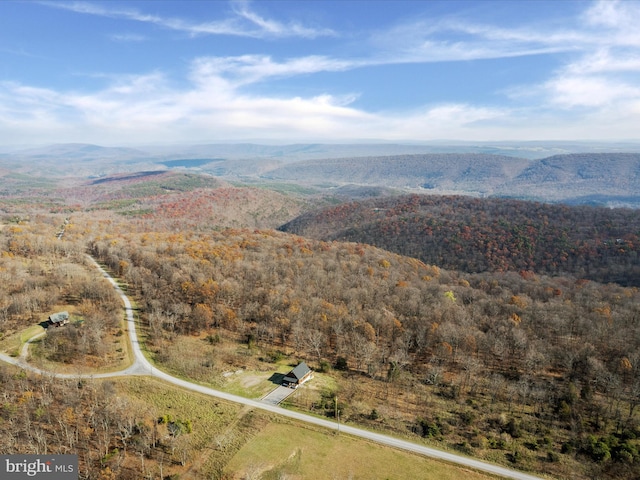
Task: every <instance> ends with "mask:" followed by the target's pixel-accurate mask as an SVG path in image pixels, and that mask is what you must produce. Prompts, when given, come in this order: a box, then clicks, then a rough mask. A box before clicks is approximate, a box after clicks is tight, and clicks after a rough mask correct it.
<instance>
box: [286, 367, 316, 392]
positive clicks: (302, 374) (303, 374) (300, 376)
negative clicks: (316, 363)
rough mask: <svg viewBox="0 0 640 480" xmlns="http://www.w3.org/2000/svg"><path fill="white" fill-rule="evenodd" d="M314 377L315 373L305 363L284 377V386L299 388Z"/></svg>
mask: <svg viewBox="0 0 640 480" xmlns="http://www.w3.org/2000/svg"><path fill="white" fill-rule="evenodd" d="M312 377H313V371H312V370H311V369H310V368H309V366H308V365H307V364H306V363H305V362H301V363H300V364H299V365H298V366H297V367H295V368H294V369H293V370H291V371H290V372H289V373H287V374H286V375H285V376H284V378H283V379H282V385H283V386H285V387H289V388H298V387H299V386H300V385H302V384H303V383H304V382H306V381H307V380H309V379H311V378H312Z"/></svg>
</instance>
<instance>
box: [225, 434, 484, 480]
mask: <svg viewBox="0 0 640 480" xmlns="http://www.w3.org/2000/svg"><path fill="white" fill-rule="evenodd" d="M225 473H226V474H227V475H228V476H229V477H230V478H233V479H244V478H260V479H263V480H271V479H274V480H275V479H278V478H288V479H305V478H313V479H316V480H323V479H326V480H333V479H336V478H350V479H370V478H380V479H398V480H404V479H408V478H411V479H425V480H427V479H438V480H449V479H451V480H454V479H459V478H465V479H468V480H480V479H489V478H496V477H493V476H490V475H487V474H481V473H478V472H474V471H470V470H468V469H464V468H461V467H456V466H452V465H449V464H446V463H443V462H438V461H435V460H432V459H428V458H425V457H421V456H417V455H413V454H411V453H407V452H402V451H399V450H395V449H391V448H388V447H384V446H381V445H376V444H373V443H369V442H366V441H364V440H359V439H355V438H352V437H349V436H345V435H336V434H335V433H333V432H326V431H320V430H315V429H310V428H307V427H306V426H303V425H300V424H295V423H294V424H289V423H271V424H269V425H268V426H267V427H266V428H264V429H263V430H262V432H260V433H259V434H258V435H256V436H255V437H254V438H252V439H251V440H250V441H248V442H247V444H246V445H245V446H244V447H243V448H242V449H240V451H239V452H238V453H237V454H236V455H235V456H234V457H233V458H232V459H231V461H230V462H229V464H228V465H227V467H226V469H225Z"/></svg>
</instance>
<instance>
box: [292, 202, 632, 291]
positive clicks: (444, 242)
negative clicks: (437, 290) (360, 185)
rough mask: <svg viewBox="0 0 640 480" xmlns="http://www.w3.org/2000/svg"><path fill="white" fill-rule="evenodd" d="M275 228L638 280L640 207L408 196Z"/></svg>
mask: <svg viewBox="0 0 640 480" xmlns="http://www.w3.org/2000/svg"><path fill="white" fill-rule="evenodd" d="M281 230H283V231H287V232H291V233H296V234H299V235H304V236H307V237H311V238H316V239H322V240H344V241H352V242H363V243H368V244H371V245H376V246H378V247H380V248H384V249H387V250H390V251H393V252H397V253H400V254H403V255H408V256H412V257H415V258H418V259H420V260H422V261H424V262H426V263H429V264H435V265H438V266H440V267H442V268H446V269H451V270H462V271H465V272H484V271H507V270H511V271H533V272H538V273H544V274H553V275H564V274H567V275H573V276H576V277H579V278H587V279H592V280H597V281H600V282H617V283H620V284H623V285H635V286H640V256H639V252H640V211H638V210H630V209H608V208H596V207H586V206H580V207H577V206H576V207H568V206H564V205H549V204H543V203H535V202H525V201H516V200H505V199H478V198H471V197H460V196H427V195H410V196H402V197H390V198H379V199H370V200H365V201H361V202H352V203H347V204H342V205H338V206H335V207H329V208H325V209H322V210H319V211H315V212H311V213H307V214H304V215H302V216H301V217H299V218H297V219H295V220H293V221H291V222H289V223H287V224H285V225H284V226H282V227H281Z"/></svg>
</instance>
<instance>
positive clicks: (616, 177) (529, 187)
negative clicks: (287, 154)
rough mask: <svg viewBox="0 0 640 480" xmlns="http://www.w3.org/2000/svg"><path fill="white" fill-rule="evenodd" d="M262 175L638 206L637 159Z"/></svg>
mask: <svg viewBox="0 0 640 480" xmlns="http://www.w3.org/2000/svg"><path fill="white" fill-rule="evenodd" d="M263 176H264V177H267V178H274V179H283V180H290V181H296V182H303V183H307V184H317V185H344V184H348V183H355V184H359V185H368V186H374V185H375V186H387V187H396V188H404V189H413V190H415V189H420V190H424V191H428V193H435V194H460V195H472V196H488V195H493V196H498V197H506V198H520V199H533V200H539V201H544V202H565V203H577V204H599V205H607V206H639V205H640V196H639V195H638V189H637V185H638V182H640V154H638V153H583V154H569V155H555V156H552V157H548V158H543V159H531V160H527V159H524V158H517V157H509V156H505V155H487V154H469V153H448V154H445V153H442V154H423V155H393V156H384V157H381V156H378V157H359V158H342V159H326V160H321V161H320V160H315V161H306V162H297V163H291V164H287V165H283V166H281V167H279V168H276V169H273V170H271V171H268V172H265V173H263Z"/></svg>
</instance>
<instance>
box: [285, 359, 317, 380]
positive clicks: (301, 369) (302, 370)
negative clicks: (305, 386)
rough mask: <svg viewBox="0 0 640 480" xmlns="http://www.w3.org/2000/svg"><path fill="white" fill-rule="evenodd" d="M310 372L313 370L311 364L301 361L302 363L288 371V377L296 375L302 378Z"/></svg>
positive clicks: (295, 376)
mask: <svg viewBox="0 0 640 480" xmlns="http://www.w3.org/2000/svg"><path fill="white" fill-rule="evenodd" d="M309 372H311V369H310V368H309V366H308V365H307V364H306V363H305V362H300V364H299V365H298V366H297V367H296V368H294V369H293V370H291V371H290V372H289V373H287V377H294V378H297V379H298V380H300V379H302V378H303V377H304V376H305V375H307V374H308V373H309ZM285 378H286V377H285Z"/></svg>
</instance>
